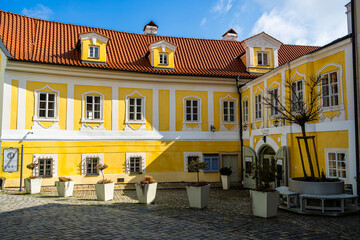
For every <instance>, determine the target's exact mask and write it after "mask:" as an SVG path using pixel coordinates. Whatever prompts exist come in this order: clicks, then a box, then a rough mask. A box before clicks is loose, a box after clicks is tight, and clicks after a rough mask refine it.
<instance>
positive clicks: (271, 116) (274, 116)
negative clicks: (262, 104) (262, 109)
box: [269, 114, 280, 120]
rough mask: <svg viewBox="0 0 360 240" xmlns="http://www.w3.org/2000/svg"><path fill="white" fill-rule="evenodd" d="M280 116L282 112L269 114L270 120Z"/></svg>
mask: <svg viewBox="0 0 360 240" xmlns="http://www.w3.org/2000/svg"><path fill="white" fill-rule="evenodd" d="M279 117H280V114H276V115H270V116H269V119H270V120H274V119H277V118H279Z"/></svg>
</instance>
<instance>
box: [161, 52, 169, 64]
mask: <svg viewBox="0 0 360 240" xmlns="http://www.w3.org/2000/svg"><path fill="white" fill-rule="evenodd" d="M159 64H161V65H168V54H167V53H159Z"/></svg>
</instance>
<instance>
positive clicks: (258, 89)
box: [249, 82, 266, 128]
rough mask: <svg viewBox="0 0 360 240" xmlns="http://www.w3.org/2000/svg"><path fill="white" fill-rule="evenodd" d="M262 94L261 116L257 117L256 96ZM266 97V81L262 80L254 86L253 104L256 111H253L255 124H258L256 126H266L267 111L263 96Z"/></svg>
mask: <svg viewBox="0 0 360 240" xmlns="http://www.w3.org/2000/svg"><path fill="white" fill-rule="evenodd" d="M259 94H261V102H262V104H261V118H259V119H256V115H255V111H256V108H255V97H256V96H257V95H259ZM263 97H264V82H260V83H259V84H257V85H255V86H254V87H253V97H252V105H253V109H254V113H253V115H252V116H253V118H254V124H255V125H256V128H260V127H261V124H262V126H264V120H265V119H264V113H265V110H264V109H266V107H265V106H264V104H263V99H262V98H263ZM249 107H250V103H249Z"/></svg>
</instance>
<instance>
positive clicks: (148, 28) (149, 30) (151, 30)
mask: <svg viewBox="0 0 360 240" xmlns="http://www.w3.org/2000/svg"><path fill="white" fill-rule="evenodd" d="M158 28H159V27H158V25H156V24H155V23H154V22H153V21H150V22H149V23H148V24H146V25H145V27H144V34H145V35H149V36H156V34H157V31H158Z"/></svg>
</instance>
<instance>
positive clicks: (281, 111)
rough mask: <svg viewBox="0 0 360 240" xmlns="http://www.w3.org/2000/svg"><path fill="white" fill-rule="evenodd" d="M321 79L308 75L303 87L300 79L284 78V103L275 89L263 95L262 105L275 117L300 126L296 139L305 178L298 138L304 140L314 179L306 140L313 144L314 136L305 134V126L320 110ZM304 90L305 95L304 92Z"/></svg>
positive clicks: (315, 118) (316, 118) (311, 170)
mask: <svg viewBox="0 0 360 240" xmlns="http://www.w3.org/2000/svg"><path fill="white" fill-rule="evenodd" d="M321 81H322V79H321V78H320V77H318V78H314V77H310V78H309V79H308V80H307V82H306V83H305V88H304V84H303V83H302V81H301V82H300V81H298V82H292V81H291V80H290V79H287V80H285V86H284V87H285V92H286V93H285V102H284V103H283V102H282V101H281V99H280V98H279V94H278V93H277V92H275V91H272V90H271V89H270V90H269V89H267V90H266V92H267V96H266V97H265V96H264V97H263V102H264V105H265V106H266V107H267V108H270V109H271V111H273V112H275V113H276V114H277V116H278V117H277V119H279V120H282V121H281V122H287V123H291V124H297V125H299V126H300V128H301V133H302V137H297V139H298V144H299V149H300V155H301V164H302V169H303V173H304V177H305V178H307V177H308V175H307V173H306V170H305V164H304V160H303V157H302V153H301V146H300V139H303V140H304V144H305V149H306V155H307V159H308V165H309V169H310V174H311V178H312V179H313V180H315V173H314V166H313V163H312V159H311V154H310V148H309V142H308V140H309V139H311V138H312V139H313V144H314V146H315V142H314V136H307V135H306V128H305V127H306V123H310V122H314V121H316V120H318V119H319V114H320V113H321V111H322V104H321V102H322V101H320V99H321V98H322V91H321ZM305 92H306V97H305V94H304V93H305ZM315 156H316V164H317V172H318V175H319V177H320V170H319V163H318V160H317V155H316V151H315Z"/></svg>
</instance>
